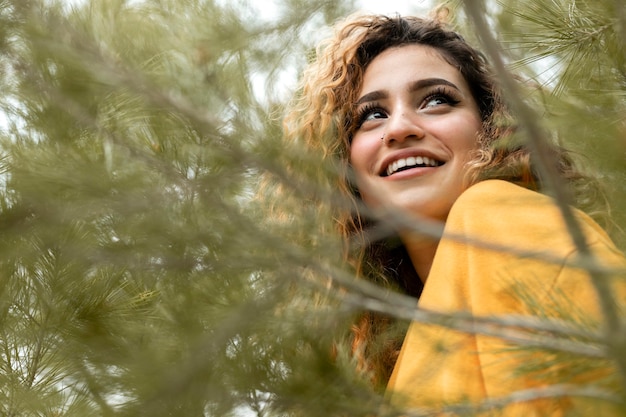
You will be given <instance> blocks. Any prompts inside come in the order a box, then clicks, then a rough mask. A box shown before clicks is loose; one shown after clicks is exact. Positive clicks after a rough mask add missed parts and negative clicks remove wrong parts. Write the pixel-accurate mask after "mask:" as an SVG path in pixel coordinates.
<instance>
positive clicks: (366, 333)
mask: <svg viewBox="0 0 626 417" xmlns="http://www.w3.org/2000/svg"><path fill="white" fill-rule="evenodd" d="M408 44H420V45H425V46H429V47H432V48H433V49H435V50H436V51H438V52H439V54H440V55H441V56H442V57H443V58H444V59H445V60H446V61H447V62H448V63H450V65H452V66H454V67H455V68H457V69H458V70H459V72H460V73H461V75H462V76H463V77H464V78H465V80H466V82H467V84H468V85H469V86H470V89H471V92H472V95H473V98H474V99H475V101H476V103H477V104H478V108H479V112H480V117H481V120H482V124H483V128H482V132H480V134H479V135H478V142H479V150H478V151H477V153H476V155H475V158H474V159H473V160H472V161H471V162H470V163H469V173H468V176H467V186H469V185H471V184H473V183H476V182H478V181H481V180H484V179H488V178H499V179H504V180H507V181H511V182H514V183H516V184H519V185H522V186H524V187H527V188H530V189H533V190H539V191H541V190H542V184H543V182H542V180H541V176H540V175H539V173H538V171H537V169H536V168H535V166H534V163H533V158H532V155H531V152H530V151H529V150H528V149H527V148H526V147H524V146H523V144H522V145H520V144H519V143H517V142H515V141H512V140H508V138H510V137H511V136H512V135H513V134H514V132H515V124H514V120H513V118H512V117H511V115H510V113H509V111H508V109H507V106H506V104H505V102H504V101H503V99H502V96H501V94H500V89H499V87H498V85H497V83H496V81H495V77H494V75H493V73H492V70H491V68H490V66H489V64H488V63H487V60H486V58H485V56H484V55H483V54H482V53H481V52H479V51H478V50H477V49H475V48H473V47H472V46H471V45H469V43H468V42H466V40H465V39H464V38H463V37H462V36H461V35H459V34H458V33H457V32H455V31H454V30H452V29H451V28H450V27H448V24H446V23H444V22H441V21H439V20H437V19H425V18H419V17H401V16H384V15H353V16H350V17H348V18H347V19H345V20H343V21H341V22H339V24H338V25H337V26H336V27H335V31H334V33H333V35H332V36H331V37H329V38H328V39H326V40H325V41H323V42H321V43H320V44H319V45H318V47H317V49H316V55H315V57H314V59H313V60H312V62H311V63H310V65H309V66H308V68H307V69H306V71H305V72H304V74H303V78H302V80H301V86H300V89H299V93H298V95H297V96H296V97H295V99H294V101H293V102H292V103H291V105H290V108H289V113H288V114H287V116H286V117H285V119H284V130H285V135H286V138H287V139H288V140H293V141H298V142H301V143H302V142H303V143H304V144H306V146H308V147H309V148H311V149H315V150H316V151H318V152H321V153H322V154H323V155H324V156H325V157H328V158H336V159H337V160H338V161H339V162H340V165H341V166H342V167H343V169H341V174H340V175H339V177H338V178H337V184H336V188H337V189H338V190H339V191H340V192H341V193H342V194H343V195H344V196H346V197H348V198H350V199H352V200H353V201H354V205H353V207H355V209H354V210H351V211H350V210H345V209H341V210H340V211H339V212H338V213H337V214H336V217H335V218H336V223H337V227H338V228H339V231H340V233H341V234H342V235H343V236H344V238H345V239H346V242H358V243H359V244H358V245H356V248H355V247H354V246H353V247H351V248H348V250H347V256H348V257H349V259H350V260H351V261H352V264H353V265H354V266H355V267H356V268H355V269H356V270H357V273H358V274H359V275H364V276H366V277H368V278H370V279H374V280H376V281H378V282H382V283H384V284H386V285H392V286H395V287H397V288H399V290H401V291H404V292H406V293H408V294H410V295H413V296H415V297H419V296H420V294H421V291H422V280H420V279H419V277H418V276H417V273H416V272H415V270H414V268H413V267H412V264H411V262H410V259H409V258H408V255H407V253H406V250H405V249H404V247H403V246H402V244H400V243H399V242H398V240H397V239H393V238H390V239H384V240H380V241H375V242H372V241H368V240H367V238H366V237H365V233H364V231H365V230H366V229H367V228H368V227H369V226H371V225H372V222H373V221H372V220H371V219H367V218H364V216H362V215H361V214H360V213H359V211H358V209H356V208H357V207H358V202H359V199H360V197H359V194H358V190H357V189H356V187H355V186H354V184H353V183H352V181H351V180H350V175H349V173H350V162H349V150H350V142H351V139H352V136H353V134H354V130H355V123H354V120H355V117H354V111H355V108H354V103H356V101H357V99H358V97H357V95H358V94H359V91H360V87H361V84H362V81H363V74H364V72H365V70H366V69H367V66H368V65H369V63H371V62H372V60H374V58H376V57H377V56H378V55H379V54H380V53H381V52H383V51H384V50H386V49H388V48H391V47H398V46H403V45H408ZM552 149H553V152H554V158H555V159H556V160H557V161H558V166H559V168H560V172H561V173H562V175H563V176H564V177H565V178H567V179H570V180H573V181H574V180H579V179H584V178H585V177H584V176H583V175H581V174H580V173H579V172H578V171H577V170H576V169H575V167H574V165H573V163H572V160H571V159H570V158H569V156H568V154H567V152H565V151H564V150H563V149H561V148H560V147H558V146H554V147H553V148H552ZM585 192H586V191H585ZM579 194H581V195H582V194H584V192H581V193H579ZM591 199H594V198H591ZM389 321H390V319H389V318H388V317H381V316H380V315H377V314H373V313H368V312H366V313H363V315H362V316H361V317H360V318H359V319H358V320H357V322H356V323H355V325H354V326H353V340H352V350H353V353H354V355H355V356H356V358H357V360H358V363H359V366H360V367H361V368H362V369H363V370H364V371H367V372H368V373H369V374H370V375H371V377H372V380H373V381H375V382H377V383H379V384H384V383H386V381H387V379H388V376H389V374H390V372H391V369H392V367H393V362H394V360H395V357H396V354H397V351H398V348H399V344H398V343H396V342H391V343H390V342H388V341H385V343H384V346H386V347H384V348H383V349H375V348H374V347H373V346H374V345H375V343H374V342H373V341H374V339H376V337H377V335H379V334H382V333H384V329H385V328H387V327H388V324H389Z"/></svg>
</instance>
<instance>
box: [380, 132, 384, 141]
mask: <svg viewBox="0 0 626 417" xmlns="http://www.w3.org/2000/svg"><path fill="white" fill-rule="evenodd" d="M380 140H382V141H383V143H385V134H384V133H383V135H382V136H381V137H380Z"/></svg>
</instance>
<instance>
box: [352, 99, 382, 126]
mask: <svg viewBox="0 0 626 417" xmlns="http://www.w3.org/2000/svg"><path fill="white" fill-rule="evenodd" d="M377 113H379V114H380V115H381V116H382V118H384V117H387V112H386V111H385V109H383V108H382V107H381V106H380V105H378V104H377V103H369V104H367V105H365V106H363V107H362V108H360V109H359V110H358V111H357V115H356V121H357V127H361V125H362V124H363V123H365V121H367V119H369V118H370V117H373V116H374V115H376V114H377Z"/></svg>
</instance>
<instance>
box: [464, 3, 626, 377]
mask: <svg viewBox="0 0 626 417" xmlns="http://www.w3.org/2000/svg"><path fill="white" fill-rule="evenodd" d="M464 4H465V10H466V13H467V15H468V16H469V17H470V19H471V20H472V21H473V23H474V26H475V29H476V32H477V34H478V37H479V38H480V39H481V41H482V44H483V46H484V48H485V52H486V53H487V54H488V55H489V57H490V58H491V60H492V63H493V66H494V69H495V71H496V73H497V75H498V76H499V79H500V81H501V83H502V86H503V88H504V90H505V91H506V92H507V93H508V95H507V97H508V99H509V103H510V105H511V108H512V110H513V112H514V113H515V114H516V116H517V117H518V118H519V121H520V126H523V128H524V129H525V131H526V134H527V135H526V136H527V139H528V145H529V147H530V149H531V150H532V151H533V153H534V155H535V156H536V158H537V162H538V168H539V169H540V171H541V173H542V177H543V178H544V180H545V182H546V184H547V186H548V188H549V189H550V191H552V192H553V193H554V197H555V202H556V205H557V206H558V208H559V210H560V211H561V214H562V217H563V220H564V221H565V224H566V226H567V229H568V231H569V232H570V235H571V236H572V240H573V241H574V244H575V246H576V248H577V250H578V253H579V257H580V258H581V259H582V260H583V262H584V263H585V264H586V265H588V269H589V272H590V275H591V278H592V283H593V285H594V288H595V290H596V293H597V295H598V298H599V301H600V308H601V309H602V313H603V317H604V324H605V329H604V330H605V334H604V336H605V338H604V342H605V343H606V346H607V348H608V350H609V351H610V352H611V357H612V358H613V359H614V360H615V362H616V364H617V367H618V371H619V374H620V376H621V378H622V384H623V386H624V387H626V355H624V354H623V352H624V350H625V349H626V336H624V335H623V333H624V332H623V330H622V326H621V323H620V319H619V315H618V312H617V306H616V302H615V300H614V298H613V295H612V294H611V288H610V286H609V281H608V280H607V279H606V274H604V273H602V272H601V269H600V268H596V267H592V266H595V265H597V259H596V257H595V256H594V255H593V253H592V252H591V250H590V248H589V245H588V244H587V241H586V238H585V235H584V233H583V231H582V228H581V227H580V225H579V223H578V221H577V219H576V217H575V215H574V214H573V209H572V208H571V206H570V205H569V202H570V201H571V199H570V196H569V194H568V192H567V187H566V186H565V184H564V183H563V179H562V178H561V176H560V175H559V174H558V172H557V170H556V168H555V164H554V161H552V160H551V158H550V152H548V145H547V143H548V142H547V140H546V139H545V136H544V134H543V132H542V130H541V128H540V127H539V125H538V124H537V122H536V121H537V120H538V118H537V116H536V114H535V113H534V112H533V111H532V110H531V109H530V107H529V106H527V105H526V103H525V102H524V101H523V100H522V99H521V95H520V93H519V91H518V86H517V84H516V82H515V80H514V79H513V77H512V76H511V74H510V73H509V72H508V71H507V69H506V65H505V63H504V60H503V58H502V52H501V50H500V47H499V45H498V43H497V41H496V39H495V37H494V36H493V34H492V33H491V31H490V30H489V23H488V22H487V20H486V19H485V16H484V7H483V6H484V4H483V2H482V1H480V0H464Z"/></svg>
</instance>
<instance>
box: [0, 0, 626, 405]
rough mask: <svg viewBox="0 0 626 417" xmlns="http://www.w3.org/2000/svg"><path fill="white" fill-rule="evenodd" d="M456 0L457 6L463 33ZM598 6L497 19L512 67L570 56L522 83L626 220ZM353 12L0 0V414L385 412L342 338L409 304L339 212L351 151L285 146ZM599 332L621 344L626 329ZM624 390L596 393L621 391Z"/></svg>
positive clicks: (326, 4) (619, 127) (499, 12)
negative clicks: (373, 272) (318, 41)
mask: <svg viewBox="0 0 626 417" xmlns="http://www.w3.org/2000/svg"><path fill="white" fill-rule="evenodd" d="M466 3H467V4H462V3H461V2H456V3H454V2H453V3H451V4H450V5H451V8H452V9H453V10H456V9H458V11H459V14H458V19H459V22H458V23H459V24H460V25H468V26H469V27H471V25H472V24H473V23H479V22H476V18H475V17H473V15H472V13H470V11H472V10H474V11H478V12H480V4H473V2H470V1H467V2H466ZM587 3H591V2H586V3H585V4H579V3H578V2H573V1H556V0H555V1H551V2H543V1H538V0H524V1H516V2H511V4H510V5H509V4H508V3H507V2H504V1H503V2H498V3H497V4H496V5H495V6H497V7H494V8H493V10H491V11H490V12H489V13H488V16H489V17H490V22H491V24H492V25H493V29H492V31H493V32H496V33H498V37H499V39H502V40H503V41H504V43H503V46H504V49H505V50H506V51H507V54H506V57H507V63H508V64H509V66H510V67H513V68H514V69H515V70H516V71H519V72H524V73H526V74H527V75H528V74H530V75H533V74H532V73H531V72H529V71H531V68H532V67H531V66H530V64H532V63H533V61H534V59H535V57H546V58H547V59H550V60H551V61H548V62H555V63H557V64H558V65H557V67H556V69H557V72H556V73H555V75H554V79H550V80H548V81H549V83H547V85H546V86H545V87H544V88H543V89H542V90H540V91H541V92H542V93H541V94H540V95H537V94H535V96H534V97H533V98H532V100H529V101H530V102H532V103H535V104H536V106H537V107H536V108H534V109H533V110H534V111H536V112H538V114H541V116H542V126H541V127H542V128H546V129H548V130H550V131H559V132H560V135H561V137H562V138H563V140H564V141H565V142H566V143H567V144H568V145H572V146H575V147H576V149H579V150H580V152H581V153H583V154H584V156H585V157H586V158H585V161H588V163H589V164H590V169H592V170H595V171H597V172H598V173H599V174H600V175H601V178H602V181H603V182H604V185H605V187H606V189H607V190H608V197H609V200H610V202H611V203H612V207H613V213H614V219H615V222H616V224H617V226H622V227H623V226H624V225H625V224H626V217H625V215H624V214H623V213H624V212H625V211H624V210H623V209H624V205H625V204H626V201H624V195H625V194H624V187H625V186H624V184H623V182H624V181H620V180H622V179H624V177H625V175H626V167H625V166H624V164H623V162H622V161H623V156H624V146H626V142H625V139H624V138H625V136H624V132H626V130H625V127H624V117H623V115H624V85H626V84H625V79H624V76H625V71H624V56H623V54H624V48H623V45H624V33H625V30H624V27H626V26H625V25H626V23H625V20H624V19H625V15H626V12H624V10H623V9H624V6H622V5H621V4H620V2H619V1H609V0H601V1H597V2H593V4H587ZM462 5H464V6H465V7H464V8H463V7H461V6H462ZM456 6H458V7H456ZM492 6H493V5H492ZM353 7H354V5H353V4H351V2H349V1H345V2H338V1H310V2H301V1H295V0H285V1H282V2H280V3H279V5H278V7H277V10H276V13H275V15H274V16H273V17H272V18H271V19H265V18H263V17H260V16H259V14H258V11H255V10H254V9H253V8H252V7H251V6H249V5H247V4H245V3H241V4H239V3H237V4H235V5H233V4H232V3H229V2H213V1H209V0H188V1H178V0H153V1H124V0H92V1H89V2H86V3H85V4H84V5H81V6H76V7H74V8H69V7H67V6H65V7H64V6H63V5H62V4H59V3H53V2H50V1H43V0H41V1H39V0H0V20H1V21H0V68H2V71H1V72H0V74H1V77H0V85H1V86H2V91H3V93H4V94H3V96H2V97H1V98H0V105H1V106H2V110H3V112H4V114H6V115H7V116H6V118H7V124H6V126H5V127H4V128H3V130H2V132H1V137H0V139H1V142H0V150H1V158H0V161H1V165H0V166H1V167H2V176H1V179H2V181H0V248H1V249H0V254H1V256H0V317H1V318H2V320H1V322H0V367H1V371H0V414H1V415H7V416H30V415H32V416H58V415H67V416H85V415H103V416H108V415H110V416H113V415H120V416H122V415H129V416H135V415H146V416H160V415H163V416H165V415H174V416H195V415H210V416H229V415H256V416H282V415H306V416H332V415H350V416H359V415H362V416H366V415H371V414H372V413H373V412H377V413H378V414H384V413H388V414H389V415H394V413H395V411H394V410H382V411H381V409H380V404H381V401H382V396H381V393H380V392H378V391H376V390H375V389H373V388H371V387H369V385H368V383H367V381H365V378H362V377H361V376H359V375H357V373H356V371H355V370H354V367H353V366H352V364H351V361H350V358H349V355H348V354H347V351H348V350H349V346H346V343H345V341H346V334H347V331H348V328H349V324H350V320H351V318H352V317H353V315H354V314H355V313H356V312H357V311H359V310H360V309H362V308H376V309H379V310H384V311H386V312H389V313H391V314H395V315H396V316H398V317H399V318H400V319H401V320H408V319H410V318H412V316H411V314H412V310H413V307H414V303H415V300H413V299H410V298H408V297H403V296H400V295H397V294H391V293H389V292H388V291H380V289H379V288H377V287H376V286H375V285H373V284H368V283H366V282H364V281H359V280H354V279H353V278H352V277H353V275H354V274H353V272H352V271H351V270H350V268H349V266H347V265H345V264H344V262H343V259H342V256H341V251H342V248H341V243H340V241H339V240H338V238H337V236H336V235H335V234H334V232H333V229H334V226H333V224H332V222H331V219H330V216H328V215H325V214H328V213H329V210H330V208H331V207H333V206H334V205H337V204H342V203H343V202H341V201H339V200H337V196H336V195H335V194H334V190H333V188H332V184H333V181H332V179H333V176H334V175H335V172H336V169H337V168H336V167H335V166H329V165H328V164H327V163H324V164H323V163H322V162H321V158H320V157H319V155H314V154H311V153H310V152H306V151H305V150H304V148H303V147H300V146H299V145H298V144H292V145H291V146H286V145H284V144H283V143H281V141H280V139H281V131H280V129H281V127H280V114H281V107H282V106H284V105H286V104H287V99H288V95H289V93H290V91H289V89H290V87H289V86H286V87H285V86H284V85H283V83H284V79H285V78H284V77H285V76H286V75H287V79H289V75H290V74H293V73H294V72H295V73H297V72H298V70H299V68H300V67H301V66H302V65H303V64H304V61H305V60H306V57H307V55H308V54H309V53H310V51H311V47H312V45H313V43H314V42H313V38H315V36H317V35H318V34H319V31H321V30H323V29H322V28H326V27H327V26H328V24H329V23H331V22H332V21H334V20H335V19H336V18H338V17H340V16H343V15H345V14H346V13H348V12H349V11H351V10H353ZM479 14H480V15H481V16H484V14H481V13H479ZM466 16H467V17H466ZM482 27H483V28H484V27H485V26H484V25H483V26H482ZM469 30H472V29H469ZM477 38H480V36H477ZM483 38H484V37H483ZM483 40H484V39H483ZM496 52H497V51H496ZM535 68H536V67H535ZM511 94H512V99H513V100H518V99H526V97H525V96H519V95H515V93H514V92H513V93H511ZM536 96H538V98H536ZM539 106H540V107H539ZM590 138H591V140H590ZM260 177H264V178H268V177H270V178H272V179H273V180H274V181H275V182H276V183H277V184H280V185H281V187H280V188H279V189H276V193H279V192H280V193H281V194H279V195H277V196H279V197H280V198H275V200H276V201H277V204H280V205H281V207H280V210H278V211H279V212H280V213H281V214H282V215H283V216H284V213H292V215H288V216H286V217H282V218H277V217H276V216H274V215H273V213H272V209H273V208H274V207H270V206H267V205H265V204H264V201H263V200H262V199H259V198H258V196H257V195H256V189H257V185H258V182H259V178H260ZM267 190H269V188H268V189H267ZM277 196H274V197H277ZM616 229H618V228H616ZM615 236H616V240H617V241H618V242H620V243H621V244H622V247H624V242H626V240H624V238H623V237H620V236H621V235H620V234H619V233H616V234H615ZM337 286H340V287H341V291H338V290H337ZM401 324H402V322H401V323H400V328H401ZM400 330H401V329H400ZM617 336H619V333H617V334H615V338H616V339H617ZM555 337H556V338H558V337H559V335H558V334H557V336H555ZM562 337H563V338H565V336H562ZM571 343H572V344H573V345H576V343H579V341H577V340H572V341H571ZM586 343H588V344H591V345H593V347H594V348H598V349H599V350H601V351H603V352H606V353H605V354H604V355H605V356H603V357H602V358H601V359H602V360H606V359H607V358H608V360H614V361H616V362H619V363H621V362H623V361H626V355H624V354H623V352H624V351H625V350H623V349H622V350H621V351H620V350H619V348H620V347H622V348H623V342H622V341H621V340H607V339H604V338H599V339H593V340H592V341H591V342H589V341H587V342H586ZM607 347H608V349H606V348H607ZM557 352H558V350H557ZM616 352H620V353H616ZM561 353H562V352H561ZM562 354H563V355H565V353H562ZM570 354H571V353H568V355H570ZM581 355H582V356H580V357H579V358H578V359H581V358H582V359H581V360H579V361H578V362H577V363H580V364H581V366H583V365H584V363H587V362H585V360H586V359H587V358H586V357H585V356H584V354H581ZM593 364H594V362H593V361H590V362H589V361H588V364H587V365H586V366H593ZM623 384H624V381H622V382H621V385H620V383H619V382H614V381H611V382H610V383H608V384H607V386H605V387H595V386H590V387H589V392H590V393H591V394H590V395H591V396H595V397H598V398H599V399H601V400H605V399H606V398H609V399H610V400H614V399H617V401H624V400H625V399H626V386H624V385H623ZM556 395H558V394H556Z"/></svg>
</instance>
